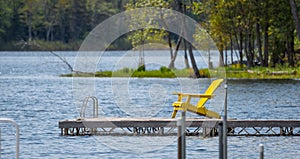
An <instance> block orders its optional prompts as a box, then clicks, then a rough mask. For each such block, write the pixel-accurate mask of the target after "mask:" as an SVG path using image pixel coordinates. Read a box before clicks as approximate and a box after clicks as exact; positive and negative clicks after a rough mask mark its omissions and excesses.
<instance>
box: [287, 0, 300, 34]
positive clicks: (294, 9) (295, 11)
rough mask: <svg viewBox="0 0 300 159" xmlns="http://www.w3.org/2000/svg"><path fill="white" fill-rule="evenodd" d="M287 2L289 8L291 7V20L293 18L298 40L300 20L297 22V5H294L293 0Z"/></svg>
mask: <svg viewBox="0 0 300 159" xmlns="http://www.w3.org/2000/svg"><path fill="white" fill-rule="evenodd" d="M289 2H290V6H291V12H292V14H293V18H294V21H295V25H296V30H297V35H298V39H299V40H300V20H299V16H298V12H297V5H296V2H295V0H289Z"/></svg>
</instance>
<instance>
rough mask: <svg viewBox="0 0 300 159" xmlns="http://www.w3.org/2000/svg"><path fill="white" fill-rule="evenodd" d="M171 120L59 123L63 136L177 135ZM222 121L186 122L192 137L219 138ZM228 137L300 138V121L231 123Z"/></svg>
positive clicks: (98, 120) (195, 120) (200, 120)
mask: <svg viewBox="0 0 300 159" xmlns="http://www.w3.org/2000/svg"><path fill="white" fill-rule="evenodd" d="M177 120H178V119H171V118H83V119H71V120H64V121H60V122H59V124H58V125H59V128H60V129H61V135H78V136H80V135H176V134H177ZM219 123H222V120H218V119H200V118H187V119H186V134H187V135H188V136H191V135H193V136H200V135H201V136H216V135H217V134H218V126H219ZM227 127H228V136H300V120H277V119H274V120H273V119H259V120H228V121H227Z"/></svg>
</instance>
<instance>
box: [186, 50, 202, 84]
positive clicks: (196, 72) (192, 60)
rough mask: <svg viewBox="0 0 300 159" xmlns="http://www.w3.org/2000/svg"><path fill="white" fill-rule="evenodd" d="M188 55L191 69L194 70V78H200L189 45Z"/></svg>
mask: <svg viewBox="0 0 300 159" xmlns="http://www.w3.org/2000/svg"><path fill="white" fill-rule="evenodd" d="M188 49H189V54H190V59H191V63H192V67H193V70H194V77H195V78H200V77H201V76H200V73H199V70H198V67H197V63H196V60H195V57H194V54H193V48H192V45H191V44H189V47H188Z"/></svg>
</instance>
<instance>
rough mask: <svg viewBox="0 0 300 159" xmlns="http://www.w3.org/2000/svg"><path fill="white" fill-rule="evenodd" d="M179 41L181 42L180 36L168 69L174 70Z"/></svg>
mask: <svg viewBox="0 0 300 159" xmlns="http://www.w3.org/2000/svg"><path fill="white" fill-rule="evenodd" d="M181 41H182V36H180V37H179V39H178V41H177V44H176V48H175V52H174V55H173V57H172V59H171V62H170V64H169V68H170V69H174V68H175V64H174V63H175V60H176V57H177V53H178V50H179V46H180V44H181Z"/></svg>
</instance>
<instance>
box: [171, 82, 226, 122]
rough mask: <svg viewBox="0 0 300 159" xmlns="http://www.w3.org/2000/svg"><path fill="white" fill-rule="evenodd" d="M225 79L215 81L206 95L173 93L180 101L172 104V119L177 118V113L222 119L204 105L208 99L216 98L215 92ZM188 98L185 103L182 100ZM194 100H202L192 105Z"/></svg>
mask: <svg viewBox="0 0 300 159" xmlns="http://www.w3.org/2000/svg"><path fill="white" fill-rule="evenodd" d="M223 81H224V80H223V79H217V80H214V81H213V82H212V83H211V84H210V86H209V87H208V88H207V90H206V91H205V93H204V94H191V93H177V92H176V93H173V94H175V95H178V100H177V101H176V102H174V103H173V104H172V106H173V107H174V110H173V113H172V118H175V116H176V114H177V111H178V110H181V111H191V112H194V113H196V114H199V115H203V116H207V117H210V118H217V119H220V118H221V116H220V115H219V114H218V113H217V112H214V111H211V110H208V109H206V107H205V106H204V104H205V103H206V102H207V100H208V99H210V98H213V97H214V94H213V93H214V91H215V90H216V89H217V88H218V87H219V85H220V84H221V83H222V82H223ZM183 98H186V101H185V102H183V101H182V99H183ZM192 98H200V99H199V101H198V103H197V105H193V104H190V101H191V99H192Z"/></svg>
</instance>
